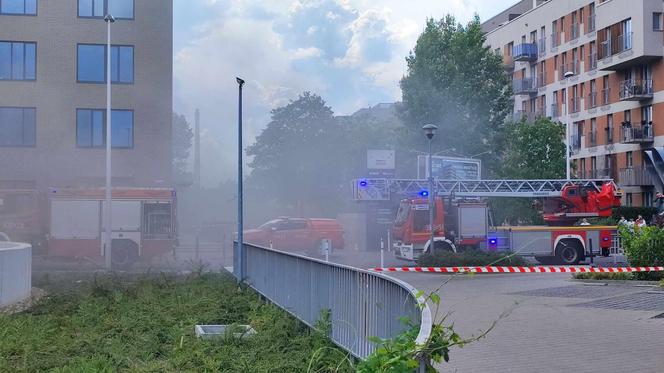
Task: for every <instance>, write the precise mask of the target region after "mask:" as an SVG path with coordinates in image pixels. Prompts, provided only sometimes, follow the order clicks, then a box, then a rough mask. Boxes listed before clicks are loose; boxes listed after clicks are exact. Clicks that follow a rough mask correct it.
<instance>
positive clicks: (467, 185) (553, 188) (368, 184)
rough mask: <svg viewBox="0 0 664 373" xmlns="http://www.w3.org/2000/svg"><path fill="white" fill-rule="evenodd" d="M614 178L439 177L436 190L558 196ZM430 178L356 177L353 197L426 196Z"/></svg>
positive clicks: (597, 187) (484, 194) (466, 194)
mask: <svg viewBox="0 0 664 373" xmlns="http://www.w3.org/2000/svg"><path fill="white" fill-rule="evenodd" d="M606 183H611V184H613V185H614V187H615V190H618V188H617V187H616V185H615V183H614V182H613V180H612V179H573V180H435V182H434V189H435V190H434V193H435V194H436V195H438V196H453V197H525V198H538V197H558V196H560V195H561V192H562V190H563V188H564V187H565V186H567V185H581V186H583V187H586V188H594V189H595V190H597V191H600V190H601V188H602V185H603V184H606ZM428 189H429V182H428V181H427V180H416V179H356V180H354V182H353V198H354V199H355V200H357V201H386V200H390V196H391V194H392V193H396V194H398V195H403V196H418V195H419V196H423V195H427V193H429V190H428Z"/></svg>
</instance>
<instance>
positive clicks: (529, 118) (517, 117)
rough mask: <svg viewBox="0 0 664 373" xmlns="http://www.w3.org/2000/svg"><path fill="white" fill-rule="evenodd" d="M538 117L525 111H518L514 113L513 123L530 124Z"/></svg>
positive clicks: (534, 113)
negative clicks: (524, 122)
mask: <svg viewBox="0 0 664 373" xmlns="http://www.w3.org/2000/svg"><path fill="white" fill-rule="evenodd" d="M538 117H539V115H538V113H536V112H532V111H525V110H518V111H516V112H514V117H513V119H514V121H515V122H521V121H522V120H525V121H526V122H528V123H532V122H534V121H535V119H537V118H538Z"/></svg>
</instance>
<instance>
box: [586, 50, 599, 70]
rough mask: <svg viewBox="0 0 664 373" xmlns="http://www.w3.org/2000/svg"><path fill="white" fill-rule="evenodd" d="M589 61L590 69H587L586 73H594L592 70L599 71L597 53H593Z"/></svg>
mask: <svg viewBox="0 0 664 373" xmlns="http://www.w3.org/2000/svg"><path fill="white" fill-rule="evenodd" d="M589 57H590V58H589V60H588V67H586V71H592V70H597V53H592V54H590V56H589Z"/></svg>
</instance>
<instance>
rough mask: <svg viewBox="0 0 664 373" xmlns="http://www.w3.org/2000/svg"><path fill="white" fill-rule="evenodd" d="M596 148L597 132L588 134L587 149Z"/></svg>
mask: <svg viewBox="0 0 664 373" xmlns="http://www.w3.org/2000/svg"><path fill="white" fill-rule="evenodd" d="M591 146H597V132H590V133H589V134H588V147H591Z"/></svg>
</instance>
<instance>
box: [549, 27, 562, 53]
mask: <svg viewBox="0 0 664 373" xmlns="http://www.w3.org/2000/svg"><path fill="white" fill-rule="evenodd" d="M558 36H559V35H558V34H557V33H555V32H554V33H553V34H551V51H552V52H553V51H555V49H556V48H558V46H560V42H559V41H558Z"/></svg>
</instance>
